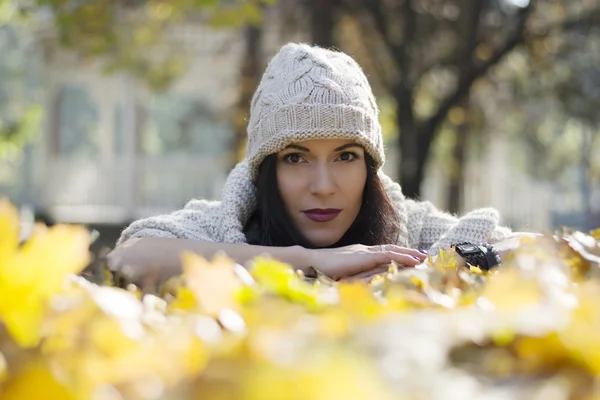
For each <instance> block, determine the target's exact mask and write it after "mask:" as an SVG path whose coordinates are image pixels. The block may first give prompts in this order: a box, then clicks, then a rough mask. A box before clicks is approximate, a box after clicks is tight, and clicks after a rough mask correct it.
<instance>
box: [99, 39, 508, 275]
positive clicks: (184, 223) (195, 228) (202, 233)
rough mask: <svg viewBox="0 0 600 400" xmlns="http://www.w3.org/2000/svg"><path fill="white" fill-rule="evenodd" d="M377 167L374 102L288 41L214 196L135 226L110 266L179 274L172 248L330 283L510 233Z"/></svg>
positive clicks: (332, 60)
mask: <svg viewBox="0 0 600 400" xmlns="http://www.w3.org/2000/svg"><path fill="white" fill-rule="evenodd" d="M384 160H385V154H384V149H383V138H382V135H381V126H380V124H379V122H378V109H377V105H376V102H375V98H374V96H373V94H372V91H371V88H370V86H369V83H368V81H367V78H366V76H365V75H364V73H363V72H362V70H361V68H360V67H359V65H358V64H357V63H356V62H355V61H354V60H353V59H352V58H351V57H349V56H348V55H346V54H344V53H341V52H334V51H330V50H326V49H322V48H319V47H311V46H308V45H305V44H288V45H286V46H284V47H283V48H281V50H280V51H279V52H278V53H277V55H275V57H274V58H273V59H272V60H271V62H270V63H269V65H268V67H267V69H266V71H265V73H264V75H263V77H262V80H261V82H260V84H259V86H258V88H257V90H256V93H255V94H254V97H253V99H252V103H251V109H250V121H249V124H248V144H247V149H246V158H245V159H244V160H243V161H242V162H241V163H239V164H238V165H237V166H236V167H235V168H234V169H233V171H232V172H231V173H230V175H229V177H228V179H227V182H226V184H225V188H224V192H223V199H222V201H221V202H211V201H206V200H192V201H190V202H189V203H188V204H187V205H186V206H185V208H184V209H182V210H180V211H177V212H174V213H173V214H170V215H163V216H157V217H151V218H147V219H143V220H139V221H136V222H134V223H133V224H131V226H129V227H128V228H127V229H125V231H124V232H123V234H122V236H121V238H120V239H119V242H118V247H117V249H116V250H115V251H114V252H113V253H111V255H110V257H109V265H110V267H111V268H112V269H113V270H121V271H122V272H124V273H125V274H126V275H128V277H129V278H130V279H133V280H138V279H140V278H143V277H144V276H149V275H150V274H151V275H153V276H155V275H158V277H159V278H163V279H164V278H166V277H168V276H171V275H174V274H177V273H179V271H180V254H181V252H183V251H191V252H195V253H198V254H200V255H203V256H205V257H208V258H210V257H212V256H213V255H214V254H215V253H217V252H219V251H224V252H225V253H227V254H228V255H229V256H230V257H231V258H233V259H234V260H236V261H237V262H239V263H240V264H244V263H246V262H247V261H249V260H251V259H252V258H254V257H256V256H258V255H261V254H265V253H269V254H270V255H271V256H273V257H274V258H277V259H279V260H281V261H284V262H287V263H289V264H291V265H292V266H293V267H294V268H295V269H298V270H302V271H304V272H305V273H306V274H307V275H308V274H311V273H314V270H319V271H321V272H322V273H324V274H326V275H328V276H330V277H332V278H334V279H340V278H344V277H351V276H356V275H358V274H370V273H373V272H376V271H378V269H377V268H378V267H379V268H381V266H382V265H385V264H389V263H390V261H391V260H393V261H396V262H398V263H399V264H403V265H408V266H414V265H416V264H418V263H420V262H422V261H423V260H424V258H425V256H426V252H425V250H429V251H435V250H436V249H438V248H448V247H450V246H451V245H453V244H454V243H457V242H473V243H482V242H491V243H495V242H499V241H502V240H504V239H506V238H508V237H509V235H511V232H510V230H509V229H507V228H502V227H499V226H498V219H499V216H498V213H497V212H496V211H495V210H493V209H480V210H476V211H473V212H471V213H469V214H467V215H466V216H464V217H462V218H460V219H458V218H455V217H454V216H451V215H449V214H446V213H443V212H440V211H438V210H437V209H436V208H435V207H434V206H433V205H432V204H430V203H428V202H416V201H413V200H408V199H405V197H404V196H403V194H402V191H401V189H400V186H399V185H398V184H397V183H394V182H393V181H392V180H391V179H390V178H389V177H387V176H386V175H385V174H384V173H383V172H382V171H381V167H382V165H383V163H384Z"/></svg>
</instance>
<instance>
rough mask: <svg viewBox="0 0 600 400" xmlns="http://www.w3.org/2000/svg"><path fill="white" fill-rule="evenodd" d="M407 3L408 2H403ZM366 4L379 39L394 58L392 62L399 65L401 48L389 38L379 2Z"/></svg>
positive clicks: (376, 0)
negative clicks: (379, 36)
mask: <svg viewBox="0 0 600 400" xmlns="http://www.w3.org/2000/svg"><path fill="white" fill-rule="evenodd" d="M405 1H408V0H405ZM364 3H365V4H366V7H367V9H368V10H369V12H370V14H371V15H372V17H373V20H374V22H375V28H376V29H377V30H378V31H379V34H380V35H381V39H382V40H383V42H384V43H385V45H386V46H387V48H388V50H389V52H390V54H391V56H392V57H393V58H394V61H395V62H396V63H397V64H398V65H401V59H400V52H401V46H399V45H397V44H395V43H394V42H393V41H392V39H391V38H390V32H389V27H388V21H387V19H386V17H385V15H383V10H382V9H381V1H380V0H367V1H365V2H364Z"/></svg>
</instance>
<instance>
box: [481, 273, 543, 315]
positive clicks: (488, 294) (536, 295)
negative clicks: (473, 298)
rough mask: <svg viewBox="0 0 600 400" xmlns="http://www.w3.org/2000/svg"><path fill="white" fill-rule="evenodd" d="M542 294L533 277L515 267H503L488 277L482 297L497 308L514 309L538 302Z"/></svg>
mask: <svg viewBox="0 0 600 400" xmlns="http://www.w3.org/2000/svg"><path fill="white" fill-rule="evenodd" d="M542 294H543V293H542V290H541V288H540V286H539V284H538V282H537V281H536V280H535V279H534V278H533V277H531V276H527V275H525V274H523V273H521V272H520V271H519V270H518V269H517V268H505V269H501V270H499V271H498V273H497V274H495V275H491V276H490V277H489V279H488V282H487V285H486V286H485V288H484V290H483V293H482V297H485V298H486V299H487V300H489V301H490V302H491V303H492V304H493V305H494V306H495V308H496V309H497V310H504V311H516V310H519V309H522V308H525V307H528V306H531V305H537V304H540V302H541V301H542Z"/></svg>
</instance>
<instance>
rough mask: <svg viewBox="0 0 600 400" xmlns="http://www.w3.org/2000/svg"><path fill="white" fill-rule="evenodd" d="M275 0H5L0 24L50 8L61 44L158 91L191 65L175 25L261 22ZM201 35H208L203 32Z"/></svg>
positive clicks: (235, 25)
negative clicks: (75, 1) (25, 4)
mask: <svg viewBox="0 0 600 400" xmlns="http://www.w3.org/2000/svg"><path fill="white" fill-rule="evenodd" d="M274 3H275V1H274V0H230V1H226V0H220V1H219V0H147V1H146V0H143V1H142V0H140V1H133V0H128V1H112V0H90V1H86V2H81V3H79V4H77V5H73V4H72V3H71V2H69V1H65V0H31V1H30V2H29V7H27V8H24V7H21V8H19V6H20V5H22V3H20V2H18V1H17V0H0V24H2V21H6V22H8V21H14V19H15V16H16V15H17V14H22V13H25V12H26V13H29V14H30V15H35V13H36V12H37V11H38V10H39V9H40V8H45V9H47V10H49V11H51V13H52V15H53V16H54V18H53V21H52V23H53V27H54V30H55V32H56V44H58V45H59V46H60V47H63V48H67V49H69V50H71V51H74V52H75V53H76V54H78V55H79V56H80V57H82V58H83V59H84V60H90V59H101V60H102V62H103V65H104V71H105V72H106V73H116V72H128V73H131V74H132V75H133V76H134V77H136V78H138V79H140V80H141V81H143V82H145V83H147V84H148V86H149V87H150V88H151V89H153V90H156V91H163V90H165V89H167V88H168V87H169V86H170V85H171V84H172V83H173V82H174V81H175V80H176V79H177V78H178V77H179V76H180V75H181V74H182V73H183V72H184V71H185V70H186V68H187V65H188V59H187V58H188V57H187V55H186V52H185V50H184V49H183V48H182V46H181V43H180V42H179V41H178V40H177V39H175V38H174V37H173V35H171V33H172V28H173V27H174V26H185V25H186V24H188V23H190V24H193V23H194V22H197V21H203V22H207V23H209V24H210V25H212V26H213V27H215V28H220V29H233V28H239V27H241V26H244V25H246V24H261V23H262V14H263V12H262V11H263V8H264V6H268V5H271V4H274ZM198 39H199V40H204V38H202V37H199V38H198Z"/></svg>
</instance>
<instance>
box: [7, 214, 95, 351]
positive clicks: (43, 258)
mask: <svg viewBox="0 0 600 400" xmlns="http://www.w3.org/2000/svg"><path fill="white" fill-rule="evenodd" d="M1 207H2V214H1V215H0V220H1V221H2V222H0V228H1V229H3V230H2V231H0V237H1V238H2V239H4V238H5V237H6V238H7V242H6V243H4V242H3V244H2V245H1V246H0V247H1V248H2V251H3V252H4V253H3V254H0V319H1V320H3V321H4V323H5V324H6V327H7V329H8V331H9V332H10V334H11V335H12V336H13V337H14V339H15V340H16V341H17V343H19V344H20V345H21V346H24V347H31V346H35V345H36V344H37V343H38V342H39V339H40V332H39V330H40V325H41V321H42V319H43V316H44V313H45V308H46V302H47V301H48V299H49V298H50V297H51V296H52V295H54V294H56V293H58V292H60V291H61V290H62V288H63V285H64V282H65V279H66V278H67V276H68V275H69V274H72V273H78V272H80V271H81V270H83V268H85V266H86V265H87V263H88V261H89V253H88V246H89V235H88V233H87V231H86V230H85V229H84V228H82V227H75V226H64V225H57V226H55V227H53V228H50V229H49V228H46V227H43V226H37V227H36V229H35V230H34V233H33V235H32V237H31V238H30V239H29V240H28V241H27V243H25V244H24V245H23V246H22V247H21V248H10V246H9V244H10V243H12V244H14V242H15V241H14V232H15V227H14V224H15V222H16V221H15V218H14V212H15V210H14V209H11V208H10V207H7V206H6V205H3V206H1Z"/></svg>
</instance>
